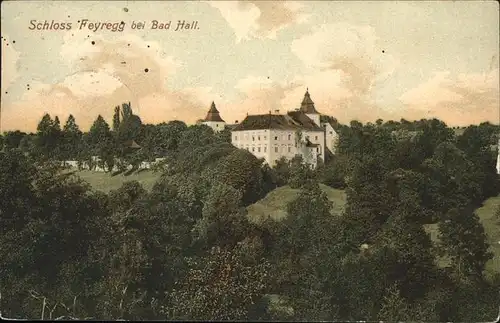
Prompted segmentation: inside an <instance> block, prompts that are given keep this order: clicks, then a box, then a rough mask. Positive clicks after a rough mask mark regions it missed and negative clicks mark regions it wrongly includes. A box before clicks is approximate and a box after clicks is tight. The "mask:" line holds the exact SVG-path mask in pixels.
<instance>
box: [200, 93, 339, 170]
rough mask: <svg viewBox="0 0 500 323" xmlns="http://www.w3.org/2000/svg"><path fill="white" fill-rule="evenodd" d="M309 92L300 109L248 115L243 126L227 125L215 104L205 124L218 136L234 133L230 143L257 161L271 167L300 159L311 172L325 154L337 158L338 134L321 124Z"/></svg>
mask: <svg viewBox="0 0 500 323" xmlns="http://www.w3.org/2000/svg"><path fill="white" fill-rule="evenodd" d="M320 116H321V115H320V113H319V112H318V111H317V110H316V108H315V106H314V102H313V101H312V99H311V96H310V94H309V90H307V91H306V93H305V95H304V99H303V100H302V104H301V106H300V108H299V109H296V110H294V111H289V112H287V113H286V114H279V111H275V113H272V112H271V111H269V113H268V114H259V115H247V116H246V118H245V119H244V120H243V121H242V122H241V123H236V124H234V125H226V123H225V121H224V120H223V119H222V118H221V117H220V113H219V111H218V110H217V108H216V107H215V103H214V102H212V104H211V106H210V109H209V111H208V113H207V116H206V117H205V119H204V120H203V122H202V123H203V124H205V125H207V126H209V127H211V128H212V129H213V130H214V131H215V132H219V131H222V130H224V129H225V128H226V127H228V128H230V129H231V143H232V144H233V145H234V146H235V147H237V148H240V149H246V150H248V151H250V152H251V153H252V154H253V155H255V156H256V157H257V158H264V160H265V161H266V162H267V164H269V165H270V166H274V165H275V164H276V162H277V161H278V160H279V159H281V158H282V157H285V158H286V159H292V158H293V157H295V156H296V155H301V156H302V158H303V160H304V161H305V162H306V163H308V164H309V165H310V166H311V167H312V168H315V167H316V166H317V165H318V161H319V160H320V159H321V160H325V155H326V154H335V147H336V145H337V142H338V134H337V132H336V131H335V130H334V129H333V127H332V125H331V124H330V123H329V122H321V119H320Z"/></svg>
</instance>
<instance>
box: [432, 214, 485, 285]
mask: <svg viewBox="0 0 500 323" xmlns="http://www.w3.org/2000/svg"><path fill="white" fill-rule="evenodd" d="M439 233H440V241H441V245H440V246H441V248H442V250H443V251H444V252H445V253H446V254H447V255H448V256H449V257H450V258H451V261H452V268H453V270H454V271H455V272H456V274H457V276H458V277H459V278H460V279H462V278H463V277H467V276H470V275H475V276H477V277H481V275H482V272H483V270H484V266H485V264H486V262H487V261H488V260H489V259H491V258H492V256H493V255H492V253H491V252H490V251H488V248H489V246H488V244H487V243H486V235H485V232H484V228H483V226H482V225H481V223H480V222H479V218H478V216H477V215H476V214H475V213H472V212H471V211H469V210H467V209H462V210H458V209H452V210H450V211H449V212H448V213H447V214H446V215H445V217H444V218H443V220H442V221H441V222H440V223H439Z"/></svg>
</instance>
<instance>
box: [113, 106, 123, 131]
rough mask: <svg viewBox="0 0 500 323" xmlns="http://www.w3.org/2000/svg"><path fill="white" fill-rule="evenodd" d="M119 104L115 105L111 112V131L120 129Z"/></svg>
mask: <svg viewBox="0 0 500 323" xmlns="http://www.w3.org/2000/svg"><path fill="white" fill-rule="evenodd" d="M120 121H121V120H120V106H119V105H117V106H116V107H115V113H114V114H113V131H114V132H118V129H120Z"/></svg>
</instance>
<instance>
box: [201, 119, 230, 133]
mask: <svg viewBox="0 0 500 323" xmlns="http://www.w3.org/2000/svg"><path fill="white" fill-rule="evenodd" d="M202 123H203V124H204V125H207V126H209V127H210V128H212V129H213V131H214V132H220V131H222V130H224V128H225V126H226V123H225V122H222V121H203V122H202Z"/></svg>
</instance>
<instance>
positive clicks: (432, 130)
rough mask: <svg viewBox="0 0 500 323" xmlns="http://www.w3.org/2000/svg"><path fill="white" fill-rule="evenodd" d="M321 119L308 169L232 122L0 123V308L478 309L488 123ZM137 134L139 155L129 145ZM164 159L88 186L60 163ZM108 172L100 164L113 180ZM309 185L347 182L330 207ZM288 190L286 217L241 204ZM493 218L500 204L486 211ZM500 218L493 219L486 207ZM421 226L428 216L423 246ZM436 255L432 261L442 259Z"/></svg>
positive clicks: (10, 313)
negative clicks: (249, 145)
mask: <svg viewBox="0 0 500 323" xmlns="http://www.w3.org/2000/svg"><path fill="white" fill-rule="evenodd" d="M330 122H331V123H332V125H333V126H334V127H335V129H336V130H337V132H338V133H339V134H340V142H339V146H338V152H337V154H336V155H335V156H334V157H333V158H332V159H330V160H326V161H325V162H324V163H322V164H321V165H320V167H318V168H317V169H316V170H311V169H310V168H309V167H307V166H305V165H304V164H303V163H302V160H301V158H294V159H293V160H291V161H286V160H280V161H279V162H278V164H277V165H276V166H275V167H273V168H270V167H269V166H267V165H265V164H264V163H263V160H259V159H257V158H255V157H254V156H253V155H252V154H250V153H249V152H247V151H245V150H239V149H237V148H235V147H234V146H232V145H231V144H230V143H229V137H228V132H227V131H224V132H222V133H219V134H214V133H213V131H212V130H211V129H210V128H209V127H206V126H203V125H196V126H187V125H185V124H184V123H182V122H179V121H172V122H169V123H162V124H158V125H145V124H142V122H141V120H140V118H139V117H138V116H136V115H134V114H133V111H132V108H131V106H130V104H123V105H122V106H121V107H120V106H117V107H116V109H115V115H114V117H113V121H112V125H111V127H110V126H109V125H108V124H107V122H106V121H105V120H104V119H103V118H102V117H101V116H99V117H97V119H96V121H95V122H94V123H93V125H92V127H91V128H90V130H89V131H88V132H82V131H81V130H80V129H79V127H78V125H77V123H76V120H75V118H74V117H73V116H69V118H68V119H67V121H66V122H65V124H64V125H63V126H62V127H61V125H60V124H59V119H58V118H57V117H56V118H54V119H52V117H51V116H49V115H46V116H44V117H43V119H42V120H41V121H40V124H39V126H38V129H37V132H36V133H35V134H25V133H22V132H19V131H14V132H8V133H5V134H3V136H2V137H0V138H1V141H0V142H1V143H2V145H3V150H2V151H1V152H0V259H2V266H1V267H0V292H1V298H0V310H1V312H2V315H3V316H4V317H11V318H21V317H22V318H31V319H38V318H42V319H56V318H68V317H72V318H80V319H84V318H90V317H92V318H96V319H109V320H114V319H126V320H129V319H132V320H144V319H172V320H184V319H187V320H194V319H196V320H300V321H312V320H344V321H345V320H390V321H391V320H392V321H395V320H398V321H399V320H405V321H406V320H412V321H415V320H419V321H455V320H460V321H479V320H491V319H492V318H494V317H496V315H497V310H498V306H497V305H498V302H499V301H500V299H499V295H498V288H499V287H500V285H499V280H498V279H491V277H489V276H487V275H486V274H485V264H486V262H487V261H488V260H489V259H491V252H490V250H489V248H488V244H487V241H486V236H485V231H484V228H483V227H482V225H481V223H480V222H479V219H478V217H477V215H475V214H474V211H473V210H474V209H475V208H477V207H478V206H480V205H481V203H482V202H483V201H484V200H485V199H487V198H488V197H491V196H496V195H498V194H499V193H500V186H499V178H498V176H497V174H496V172H495V153H494V152H493V151H492V150H491V148H490V146H491V145H492V144H496V142H497V137H496V134H497V133H498V130H499V129H498V127H495V126H493V125H491V124H487V123H485V124H481V125H479V126H470V127H468V128H466V129H465V131H463V133H462V134H460V135H455V133H454V131H453V129H450V128H449V127H447V126H446V125H445V124H444V123H442V122H440V121H439V120H435V119H434V120H420V121H416V122H408V121H405V120H401V122H393V121H389V122H385V123H384V122H383V121H382V120H378V121H377V122H376V123H375V124H366V125H363V124H361V123H359V122H355V121H354V122H351V124H350V125H349V126H346V125H341V124H339V123H338V122H336V120H333V119H331V120H330ZM131 141H135V142H136V143H137V144H138V145H139V146H140V147H141V149H139V150H137V149H135V150H134V149H130V146H129V143H130V142H131ZM96 155H97V156H99V157H101V160H102V163H103V166H104V167H107V168H108V169H111V168H112V167H113V165H114V163H115V162H116V160H117V159H126V160H127V161H133V162H134V163H137V162H139V161H145V160H154V158H158V157H162V158H165V162H164V163H163V164H162V165H159V166H158V169H157V171H159V172H161V173H162V176H161V178H160V180H159V181H158V182H157V183H156V185H155V186H154V187H153V189H152V190H151V191H147V190H145V189H144V188H143V187H142V186H141V185H140V184H139V183H138V182H127V183H125V184H124V185H123V186H122V187H121V188H120V189H118V190H114V191H111V192H110V193H108V194H105V193H102V192H98V191H93V190H92V189H91V188H90V187H89V185H88V184H87V183H85V182H83V181H82V180H81V179H80V178H79V177H78V176H77V175H76V174H75V173H74V172H71V171H68V170H67V169H63V168H61V165H60V162H59V161H61V160H79V161H92V158H91V157H92V156H96ZM109 176H111V175H109ZM319 183H323V184H326V185H329V186H332V187H335V188H341V189H345V190H346V194H347V205H346V208H345V211H344V213H343V214H342V215H338V214H332V212H331V210H332V202H331V201H330V200H329V199H328V197H327V196H326V194H325V193H324V192H323V191H322V190H321V187H320V185H319ZM283 185H289V186H291V187H292V188H296V189H298V190H299V193H298V195H297V197H296V198H295V199H294V200H292V201H291V202H290V203H289V204H288V207H287V210H286V211H287V214H288V216H287V217H286V218H285V219H283V220H282V221H280V222H278V221H275V220H272V219H268V220H264V221H263V222H261V223H258V224H257V223H254V222H252V221H250V220H249V218H248V217H247V211H246V206H248V205H250V204H252V203H254V202H256V201H258V200H260V199H261V198H263V197H264V196H265V195H266V194H267V193H268V192H270V191H271V190H273V189H275V188H276V187H278V186H283ZM499 214H500V213H499ZM499 218H500V216H499ZM426 225H437V227H438V229H439V237H440V240H439V244H433V242H432V241H431V239H430V236H429V235H428V233H427V232H426V231H425V230H424V226H426ZM443 258H446V259H448V263H447V264H446V265H445V266H443V265H442V264H440V262H439V260H440V259H443Z"/></svg>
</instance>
